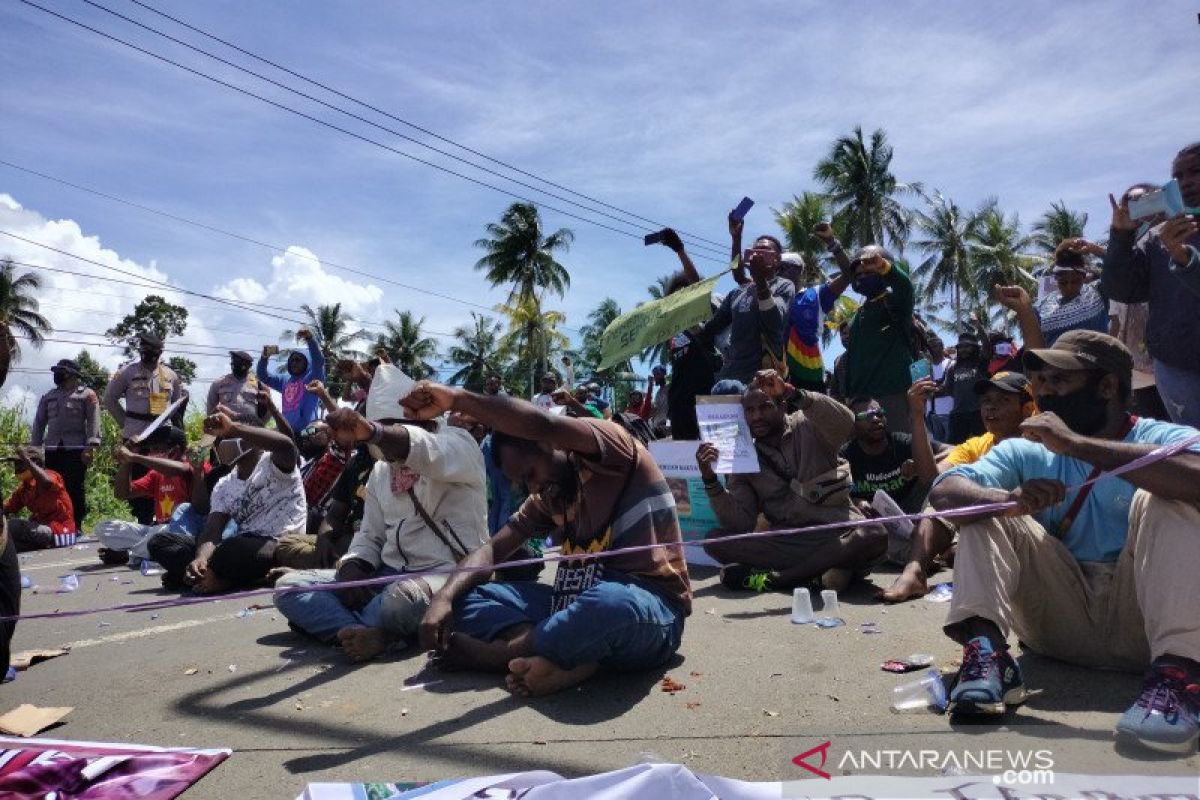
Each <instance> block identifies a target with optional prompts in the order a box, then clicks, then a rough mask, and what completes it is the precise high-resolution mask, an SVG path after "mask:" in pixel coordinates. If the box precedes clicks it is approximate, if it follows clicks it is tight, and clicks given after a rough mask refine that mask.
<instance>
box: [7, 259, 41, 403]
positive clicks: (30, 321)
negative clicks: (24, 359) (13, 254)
mask: <svg viewBox="0 0 1200 800" xmlns="http://www.w3.org/2000/svg"><path fill="white" fill-rule="evenodd" d="M41 288H42V279H41V278H40V277H38V275H37V273H36V272H24V273H21V274H20V275H18V274H17V268H16V266H15V265H14V264H13V262H12V259H8V258H6V259H4V261H0V386H3V385H4V382H5V381H6V380H8V369H9V367H11V366H12V364H13V363H14V362H19V361H20V360H21V344H20V342H18V341H17V337H18V336H19V337H21V338H23V339H26V340H27V341H28V342H29V343H30V344H31V345H33V347H34V349H41V346H42V344H43V343H44V342H45V339H46V337H47V336H49V335H50V334H51V333H53V332H54V328H53V326H51V325H50V320H48V319H46V318H45V317H43V316H42V315H41V314H39V313H38V301H37V300H36V299H34V294H35V293H36V292H37V291H39V290H40V289H41Z"/></svg>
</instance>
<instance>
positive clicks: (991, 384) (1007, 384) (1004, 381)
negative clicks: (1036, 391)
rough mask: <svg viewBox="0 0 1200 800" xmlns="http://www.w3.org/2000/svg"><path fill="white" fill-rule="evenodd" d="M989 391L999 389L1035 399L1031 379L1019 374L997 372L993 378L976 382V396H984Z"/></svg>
mask: <svg viewBox="0 0 1200 800" xmlns="http://www.w3.org/2000/svg"><path fill="white" fill-rule="evenodd" d="M988 389H999V390H1000V391H1002V392H1008V393H1010V394H1024V395H1025V396H1026V397H1028V398H1029V399H1030V400H1032V399H1034V398H1033V384H1031V383H1030V382H1029V378H1027V377H1025V376H1024V375H1022V374H1021V373H1019V372H997V373H996V374H995V375H993V376H992V377H991V378H984V379H983V380H981V381H975V394H983V393H984V392H986V391H987V390H988Z"/></svg>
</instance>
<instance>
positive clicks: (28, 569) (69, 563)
mask: <svg viewBox="0 0 1200 800" xmlns="http://www.w3.org/2000/svg"><path fill="white" fill-rule="evenodd" d="M98 563H100V562H99V561H96V560H94V559H93V560H92V561H56V562H54V563H53V564H33V565H27V564H22V565H21V572H33V571H34V570H35V569H60V568H62V567H86V566H89V565H91V564H98Z"/></svg>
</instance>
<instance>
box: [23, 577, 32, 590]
mask: <svg viewBox="0 0 1200 800" xmlns="http://www.w3.org/2000/svg"><path fill="white" fill-rule="evenodd" d="M21 588H22V589H32V588H33V579H32V578H30V577H29V576H28V575H22V576H21Z"/></svg>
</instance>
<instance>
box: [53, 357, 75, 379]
mask: <svg viewBox="0 0 1200 800" xmlns="http://www.w3.org/2000/svg"><path fill="white" fill-rule="evenodd" d="M50 371H51V372H66V373H69V374H71V375H76V376H78V377H83V373H82V372H80V371H79V365H78V364H76V363H75V362H74V361H72V360H71V359H69V358H64V359H61V360H60V361H59V362H58V363H57V364H55V365H54V366H53V367H51V368H50Z"/></svg>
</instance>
